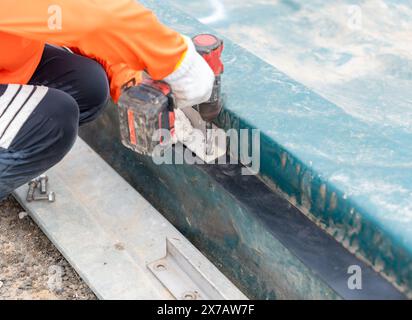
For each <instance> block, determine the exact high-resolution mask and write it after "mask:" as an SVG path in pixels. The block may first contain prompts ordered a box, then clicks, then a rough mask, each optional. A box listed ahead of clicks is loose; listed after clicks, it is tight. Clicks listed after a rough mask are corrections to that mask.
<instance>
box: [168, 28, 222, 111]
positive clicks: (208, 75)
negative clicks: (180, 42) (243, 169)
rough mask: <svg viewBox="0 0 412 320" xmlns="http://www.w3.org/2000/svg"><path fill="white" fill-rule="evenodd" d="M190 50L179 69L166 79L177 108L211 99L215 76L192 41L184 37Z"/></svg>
mask: <svg viewBox="0 0 412 320" xmlns="http://www.w3.org/2000/svg"><path fill="white" fill-rule="evenodd" d="M184 38H185V41H186V42H187V45H188V50H187V52H186V55H185V56H184V58H183V60H182V61H181V63H180V65H179V66H178V67H177V69H176V70H175V71H174V72H173V73H172V74H171V75H169V76H168V77H166V78H165V79H164V81H166V82H167V83H168V84H169V85H170V87H171V88H172V91H173V95H174V96H175V99H176V107H177V108H180V109H183V108H187V107H192V106H194V105H198V104H201V103H203V102H206V101H208V100H209V99H210V96H211V95H212V91H213V84H214V80H215V75H214V73H213V71H212V69H211V68H210V67H209V65H208V64H207V62H206V61H205V60H204V59H203V58H202V56H201V55H200V54H198V53H197V51H196V48H195V45H194V44H193V42H192V40H191V39H190V38H188V37H186V36H184Z"/></svg>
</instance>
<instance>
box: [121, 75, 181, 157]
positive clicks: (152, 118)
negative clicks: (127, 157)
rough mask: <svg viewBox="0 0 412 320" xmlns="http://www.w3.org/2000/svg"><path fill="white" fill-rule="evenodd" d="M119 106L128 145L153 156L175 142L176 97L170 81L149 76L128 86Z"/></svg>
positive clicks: (136, 150) (122, 135) (124, 139)
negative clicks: (137, 83)
mask: <svg viewBox="0 0 412 320" xmlns="http://www.w3.org/2000/svg"><path fill="white" fill-rule="evenodd" d="M118 108H119V109H118V111H119V120H120V134H121V139H122V143H123V145H124V146H126V147H127V148H129V149H132V150H133V151H135V152H137V153H139V154H143V155H149V156H151V155H153V153H154V151H155V150H161V149H165V148H168V147H170V146H171V145H172V144H173V141H174V135H175V132H174V122H175V114H174V112H173V109H174V100H173V95H172V92H171V89H170V87H169V85H168V84H167V83H165V82H163V81H154V80H151V79H145V80H144V81H143V82H142V83H141V84H139V86H133V87H129V88H127V89H125V91H124V92H123V94H122V96H121V98H120V100H119V106H118ZM157 147H160V148H157Z"/></svg>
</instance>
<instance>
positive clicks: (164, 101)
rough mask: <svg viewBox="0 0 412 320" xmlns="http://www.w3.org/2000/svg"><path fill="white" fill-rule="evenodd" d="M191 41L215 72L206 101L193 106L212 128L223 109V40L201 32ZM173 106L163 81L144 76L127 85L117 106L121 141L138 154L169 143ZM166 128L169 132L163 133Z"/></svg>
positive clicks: (171, 132)
mask: <svg viewBox="0 0 412 320" xmlns="http://www.w3.org/2000/svg"><path fill="white" fill-rule="evenodd" d="M193 43H194V44H195V46H196V50H197V52H198V53H199V54H200V55H201V56H202V57H203V58H204V59H205V60H206V62H207V63H208V64H209V66H210V68H211V69H212V70H213V72H214V74H215V82H214V87H213V93H212V96H211V97H210V99H209V101H207V102H205V103H202V104H200V105H197V106H193V108H195V109H196V110H197V111H198V112H199V114H200V116H201V117H202V119H203V120H204V121H205V122H206V123H207V126H206V128H207V129H211V126H212V121H213V120H215V119H216V118H217V117H218V115H219V114H220V112H221V110H222V103H221V75H222V73H223V71H224V67H223V63H222V61H221V55H222V51H223V41H222V40H220V39H219V38H217V37H216V36H214V35H211V34H200V35H197V36H195V37H194V38H193ZM174 108H175V103H174V97H173V92H172V90H171V88H170V86H169V85H168V84H167V83H165V82H163V81H155V80H152V79H149V78H147V79H144V80H143V82H142V83H141V84H139V85H138V86H134V87H130V88H126V89H125V90H124V91H123V94H122V96H121V97H120V100H119V108H118V111H119V120H120V132H121V138H122V143H123V144H124V145H125V146H126V147H128V148H130V149H132V150H133V151H135V152H137V153H139V154H143V155H149V156H151V155H152V154H153V151H154V150H155V148H156V147H157V146H158V145H159V144H160V145H161V146H162V148H167V147H169V146H171V145H172V143H173V136H174V134H175V132H174V123H175V114H174ZM162 129H165V130H167V131H163V130H162ZM162 131H163V133H162ZM208 131H209V130H207V132H208ZM165 132H167V133H168V134H167V135H166V134H164V133H165ZM207 134H208V133H207ZM208 139H209V138H208V137H206V140H208Z"/></svg>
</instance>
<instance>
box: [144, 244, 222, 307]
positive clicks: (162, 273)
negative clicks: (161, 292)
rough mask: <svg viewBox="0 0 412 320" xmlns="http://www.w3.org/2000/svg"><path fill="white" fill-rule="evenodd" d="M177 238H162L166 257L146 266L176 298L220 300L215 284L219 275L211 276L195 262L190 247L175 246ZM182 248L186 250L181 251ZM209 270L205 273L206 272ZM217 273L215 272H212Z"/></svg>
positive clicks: (220, 294) (220, 296) (209, 271)
mask: <svg viewBox="0 0 412 320" xmlns="http://www.w3.org/2000/svg"><path fill="white" fill-rule="evenodd" d="M178 242H179V239H172V240H171V239H166V256H165V257H164V258H162V259H159V260H156V261H154V262H152V263H149V264H148V265H147V267H148V268H149V269H150V270H151V271H152V273H153V274H154V275H155V277H156V278H157V279H158V280H159V281H160V282H161V283H162V284H163V286H164V287H165V288H166V289H168V290H169V292H170V293H171V294H172V295H173V296H174V297H175V298H176V299H177V300H223V299H225V297H224V295H223V294H222V293H221V292H219V291H218V289H217V287H219V286H217V285H215V284H214V283H213V282H212V281H211V278H213V281H214V282H215V283H216V282H218V281H220V280H219V278H221V276H220V277H219V276H217V277H214V276H211V272H212V273H213V272H214V270H210V269H209V270H206V269H204V268H206V266H202V264H201V263H196V262H197V259H196V257H193V256H190V252H191V251H190V250H185V249H184V247H179V243H178ZM185 251H186V252H185ZM208 273H209V276H207V274H208ZM216 275H217V274H216Z"/></svg>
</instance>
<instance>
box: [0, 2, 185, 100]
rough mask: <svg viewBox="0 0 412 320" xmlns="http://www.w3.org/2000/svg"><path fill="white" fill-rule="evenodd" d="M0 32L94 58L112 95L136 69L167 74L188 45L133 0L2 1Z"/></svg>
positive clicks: (158, 75)
mask: <svg viewBox="0 0 412 320" xmlns="http://www.w3.org/2000/svg"><path fill="white" fill-rule="evenodd" d="M60 18H61V19H60ZM0 31H2V32H6V33H10V34H15V35H19V36H21V37H24V38H27V39H32V40H39V41H43V42H47V43H50V44H55V45H59V46H67V47H71V48H76V50H77V51H78V52H79V53H81V54H83V55H86V56H88V57H91V58H93V59H96V60H98V61H99V62H100V63H101V64H102V65H103V66H104V68H105V69H106V72H107V73H108V76H109V78H110V80H111V87H112V96H113V98H115V99H117V98H118V96H119V93H120V87H121V86H122V85H123V83H124V82H127V81H128V80H129V79H130V76H135V77H137V80H139V79H140V77H141V74H140V72H139V71H142V70H145V71H147V72H148V73H149V74H150V76H151V77H152V78H153V79H156V80H158V79H163V78H165V77H166V76H168V75H169V74H171V73H172V72H173V71H174V69H175V67H176V65H177V64H178V62H179V61H180V59H181V57H182V56H183V54H184V53H185V52H186V50H187V45H186V43H185V41H184V39H183V37H182V36H181V35H180V34H179V33H177V32H176V31H173V30H171V29H170V28H167V27H166V26H164V25H163V24H161V23H160V22H159V21H158V20H157V18H156V17H155V16H154V14H153V13H152V12H151V11H150V10H148V9H146V8H145V7H143V6H142V5H141V4H139V3H137V2H136V1H134V0H36V1H33V0H1V10H0Z"/></svg>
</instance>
